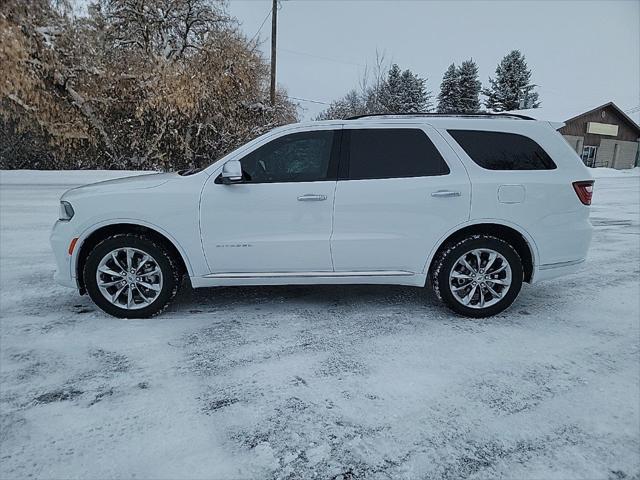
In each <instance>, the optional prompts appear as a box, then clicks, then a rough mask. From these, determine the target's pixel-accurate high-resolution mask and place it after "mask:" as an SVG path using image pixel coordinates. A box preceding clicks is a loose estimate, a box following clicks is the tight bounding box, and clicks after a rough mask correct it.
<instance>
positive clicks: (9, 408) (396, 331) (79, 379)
mask: <svg viewBox="0 0 640 480" xmlns="http://www.w3.org/2000/svg"><path fill="white" fill-rule="evenodd" d="M120 173H121V172H90V171H83V172H1V173H0V288H1V291H0V312H1V315H0V317H1V319H0V327H1V329H0V332H1V333H0V381H1V389H0V413H1V415H0V419H1V423H0V442H1V443H0V477H1V478H25V477H29V476H33V477H41V478H83V479H98V478H123V477H127V478H131V477H134V476H135V477H139V478H288V477H295V478H323V479H325V478H332V477H334V476H335V477H334V478H364V477H366V478H406V477H411V478H415V477H419V478H434V479H457V478H510V479H512V478H518V479H524V478H531V479H534V478H536V479H540V478H545V479H567V478H603V479H604V478H630V477H633V476H634V475H636V476H637V475H639V474H640V453H639V452H640V398H639V396H640V395H639V394H640V367H639V365H640V363H639V360H640V356H639V338H640V337H639V335H640V325H639V323H640V304H639V302H640V299H639V295H638V293H639V291H640V272H639V262H640V178H639V176H638V169H636V170H634V171H630V172H608V171H606V170H604V169H598V170H597V171H595V172H594V174H595V176H596V177H597V181H596V188H595V194H594V205H593V207H592V221H593V224H594V227H595V231H594V240H593V246H592V248H591V251H590V258H589V260H588V262H587V264H586V265H585V267H584V269H583V270H582V271H580V272H579V273H576V274H574V275H571V276H568V277H566V278H564V279H558V280H554V281H549V282H546V283H540V284H537V285H532V286H530V285H525V287H524V288H523V291H522V293H521V296H520V297H519V299H518V300H517V301H516V303H515V304H514V305H513V306H512V308H510V309H509V310H508V311H506V312H504V313H503V314H501V315H499V316H497V317H494V318H490V319H486V320H481V321H478V320H469V319H464V318H460V317H456V316H455V315H453V314H451V313H450V312H449V311H448V310H446V309H444V308H443V307H442V306H440V304H439V303H438V302H437V301H436V300H435V299H434V297H433V295H431V294H429V293H427V292H425V291H422V290H420V289H414V288H410V287H406V288H404V287H389V286H335V287H334V286H298V287H251V288H217V289H206V290H198V291H193V292H184V293H182V294H180V295H179V297H178V298H177V301H176V303H175V304H174V305H173V306H172V307H171V308H169V309H168V310H167V311H166V312H165V313H164V314H163V315H162V316H160V317H158V318H155V319H151V320H133V321H132V320H118V319H114V318H111V317H109V316H107V315H105V314H103V313H102V312H101V311H99V310H98V309H97V308H96V307H94V306H93V304H92V303H91V301H90V300H89V299H88V298H87V297H80V296H78V294H77V293H76V292H74V291H72V290H69V289H66V288H64V287H61V286H57V285H55V284H54V283H52V280H51V277H52V274H53V271H54V260H53V256H52V253H51V252H50V248H49V245H48V235H49V230H50V227H51V225H52V223H53V222H54V220H55V217H56V215H57V210H58V209H57V200H58V197H59V195H60V194H61V193H62V192H63V191H64V190H65V189H66V188H70V187H71V186H74V185H77V184H79V183H88V182H91V181H98V180H103V179H107V178H112V177H113V176H114V175H117V174H120ZM612 174H615V175H613V176H611V175H612ZM348 472H350V473H348Z"/></svg>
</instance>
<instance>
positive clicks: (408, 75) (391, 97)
mask: <svg viewBox="0 0 640 480" xmlns="http://www.w3.org/2000/svg"><path fill="white" fill-rule="evenodd" d="M431 96H432V95H431V92H429V91H427V89H426V80H425V79H424V78H420V77H419V76H418V75H416V74H415V73H413V72H412V71H411V70H405V71H404V72H401V70H400V67H398V65H396V64H393V65H392V66H391V68H390V69H389V73H388V75H387V79H386V81H385V83H384V85H383V86H382V88H381V92H380V99H379V100H380V104H381V105H382V109H383V111H384V112H383V113H417V112H426V111H429V110H431V108H432V106H433V105H432V102H431Z"/></svg>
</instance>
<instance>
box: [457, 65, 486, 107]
mask: <svg viewBox="0 0 640 480" xmlns="http://www.w3.org/2000/svg"><path fill="white" fill-rule="evenodd" d="M457 80H458V82H457V83H458V95H457V105H456V107H457V110H456V111H457V112H458V113H478V112H479V111H480V90H481V89H482V83H480V80H478V65H476V62H474V61H473V59H470V60H466V61H464V62H462V65H460V68H458V69H457Z"/></svg>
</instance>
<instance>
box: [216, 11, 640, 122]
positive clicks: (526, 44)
mask: <svg viewBox="0 0 640 480" xmlns="http://www.w3.org/2000/svg"><path fill="white" fill-rule="evenodd" d="M228 6H229V11H230V13H231V14H232V15H234V16H235V17H237V18H238V20H239V21H240V22H241V28H242V29H243V30H244V31H245V32H246V34H247V35H248V36H249V37H250V38H251V37H253V36H254V34H255V33H256V32H257V31H258V29H259V27H260V25H261V23H262V22H263V20H265V18H266V16H267V14H268V12H269V10H270V8H271V0H229V3H228ZM270 34H271V18H270V17H269V18H268V19H267V20H266V22H265V23H264V25H263V27H262V30H261V31H260V34H259V35H260V38H261V39H262V40H263V43H262V49H263V51H264V52H265V57H266V58H267V59H268V58H269V49H270ZM512 49H519V50H521V51H522V52H523V53H524V54H525V56H526V59H527V62H528V64H529V67H530V68H531V69H532V71H533V82H534V83H536V84H538V85H539V87H538V92H539V93H540V98H541V100H542V105H543V107H545V110H546V111H550V112H552V113H553V114H556V115H558V117H559V118H558V120H565V119H566V118H565V115H570V114H573V113H580V112H581V111H584V110H587V109H589V108H592V107H595V106H597V105H599V104H602V103H605V102H607V101H610V100H613V101H614V102H615V103H616V104H617V105H618V106H619V107H621V108H622V109H623V110H630V109H633V108H634V107H637V106H638V105H639V104H640V1H639V0H623V1H616V0H609V1H605V0H602V1H577V0H569V1H543V0H540V1H518V0H513V1H508V0H504V1H483V0H477V1H461V0H449V1H427V0H423V1H420V0H414V1H401V0H395V1H392V0H387V1H382V0H377V1H375V0H284V1H282V2H281V8H280V10H279V11H278V56H277V60H278V75H277V77H278V84H279V85H281V86H282V87H284V88H286V89H287V91H288V93H289V95H290V96H292V97H298V98H304V99H307V100H315V101H319V102H326V103H328V102H330V101H331V100H333V99H336V98H338V97H340V96H342V95H343V94H344V93H346V92H347V91H348V90H349V89H350V88H353V87H356V86H357V85H358V80H359V78H361V76H362V74H363V72H364V68H365V65H369V66H373V65H374V64H375V56H376V50H377V51H379V52H383V53H384V54H385V57H386V59H387V60H388V61H389V62H395V63H398V64H399V65H400V67H401V68H403V69H404V68H410V69H411V70H413V71H414V72H416V73H418V74H419V75H421V76H422V77H425V78H427V79H428V81H427V85H428V87H429V89H430V90H432V91H433V93H434V96H435V95H437V93H438V91H439V86H440V81H441V80H442V74H443V73H444V71H445V70H446V68H447V66H448V65H449V64H451V62H455V63H456V64H459V63H460V62H462V61H463V60H465V59H468V58H473V59H474V60H475V61H476V62H477V63H478V66H479V69H480V79H481V80H482V82H483V85H485V84H488V77H489V76H490V75H491V76H493V74H494V71H495V68H496V65H497V63H498V62H499V61H500V59H501V58H502V57H503V56H504V55H505V54H506V53H508V52H509V51H510V50H512ZM299 103H300V105H301V107H303V110H302V112H303V116H304V118H306V119H309V118H311V117H312V116H314V115H315V114H317V113H318V112H319V111H320V110H322V109H323V108H324V107H325V105H322V104H316V103H311V102H303V101H300V102H299ZM632 117H633V118H634V119H635V120H636V121H638V120H639V119H640V113H636V114H633V115H632Z"/></svg>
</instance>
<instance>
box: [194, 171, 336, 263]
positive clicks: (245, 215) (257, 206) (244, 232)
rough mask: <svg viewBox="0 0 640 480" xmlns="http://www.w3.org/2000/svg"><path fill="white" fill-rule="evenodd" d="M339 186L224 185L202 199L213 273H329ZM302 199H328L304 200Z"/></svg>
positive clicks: (206, 247)
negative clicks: (318, 197)
mask: <svg viewBox="0 0 640 480" xmlns="http://www.w3.org/2000/svg"><path fill="white" fill-rule="evenodd" d="M335 186H336V182H335V181H327V182H305V183H262V184H238V185H222V184H216V183H214V182H213V181H209V182H208V183H207V185H206V186H205V191H204V192H203V195H202V205H201V209H202V215H201V218H202V225H201V228H202V238H203V248H204V251H205V255H206V257H207V261H208V263H209V267H210V269H211V272H212V273H227V272H238V273H240V272H299V271H331V270H332V269H333V267H332V264H331V252H330V248H329V236H330V234H331V215H332V207H333V196H334V191H335ZM304 195H321V196H324V197H326V200H311V201H301V200H298V197H302V196H304Z"/></svg>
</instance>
